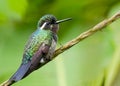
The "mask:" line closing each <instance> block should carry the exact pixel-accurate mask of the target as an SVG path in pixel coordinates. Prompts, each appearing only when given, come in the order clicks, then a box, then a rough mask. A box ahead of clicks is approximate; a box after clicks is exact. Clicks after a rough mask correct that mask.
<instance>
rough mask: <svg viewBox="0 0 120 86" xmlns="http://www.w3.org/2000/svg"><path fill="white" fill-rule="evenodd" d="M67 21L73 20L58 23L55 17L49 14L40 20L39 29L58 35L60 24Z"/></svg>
mask: <svg viewBox="0 0 120 86" xmlns="http://www.w3.org/2000/svg"><path fill="white" fill-rule="evenodd" d="M67 20H71V18H68V19H63V20H59V21H57V19H56V17H55V16H53V15H50V14H48V15H45V16H43V17H42V18H41V19H40V20H39V22H38V27H39V28H41V29H44V30H51V31H52V32H54V33H57V32H58V30H59V23H61V22H64V21H67Z"/></svg>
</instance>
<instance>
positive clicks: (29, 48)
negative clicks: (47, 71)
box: [10, 32, 53, 82]
mask: <svg viewBox="0 0 120 86" xmlns="http://www.w3.org/2000/svg"><path fill="white" fill-rule="evenodd" d="M52 35H53V34H52V33H51V32H44V33H43V32H40V33H39V34H35V33H33V35H32V36H31V37H30V39H29V41H28V42H27V45H26V47H25V52H24V55H23V59H22V64H21V66H20V67H19V69H18V70H17V72H16V73H15V74H14V75H13V76H12V77H11V78H10V80H11V81H15V82H16V81H19V80H21V79H22V78H24V77H26V76H27V75H28V74H30V73H31V72H32V71H34V70H36V69H38V68H39V67H40V66H41V65H44V63H40V60H41V58H44V57H45V56H47V54H48V52H49V48H50V47H51V43H52V40H53V37H52Z"/></svg>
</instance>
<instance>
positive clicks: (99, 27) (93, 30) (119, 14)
mask: <svg viewBox="0 0 120 86" xmlns="http://www.w3.org/2000/svg"><path fill="white" fill-rule="evenodd" d="M118 18H120V12H117V13H116V14H114V15H113V16H112V17H110V18H108V19H105V20H103V21H102V22H100V23H98V24H97V25H95V26H94V27H93V28H91V29H89V30H87V31H85V32H83V33H82V34H80V35H79V36H78V37H76V38H74V39H73V40H71V41H69V42H68V43H66V44H65V45H63V46H62V47H60V48H58V49H57V50H56V51H55V53H54V54H53V59H54V58H55V57H56V56H58V55H59V54H61V53H63V52H64V51H66V50H68V49H69V48H71V47H72V46H74V45H76V44H77V43H79V42H80V41H82V40H83V39H85V38H87V37H89V36H91V35H93V34H94V33H96V32H97V31H100V30H102V29H103V28H104V27H106V26H108V25H109V24H111V23H112V22H114V21H116V20H117V19H118ZM11 84H13V83H12V82H8V81H5V82H3V83H2V84H1V85H0V86H10V85H11Z"/></svg>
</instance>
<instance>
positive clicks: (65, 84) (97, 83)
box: [0, 0, 120, 86]
mask: <svg viewBox="0 0 120 86" xmlns="http://www.w3.org/2000/svg"><path fill="white" fill-rule="evenodd" d="M119 10H120V1H119V0H0V83H2V82H3V81H5V80H7V79H8V78H9V77H10V76H11V75H12V74H13V73H14V72H15V71H16V70H17V68H18V67H19V65H20V63H21V60H22V54H23V50H24V45H25V43H26V41H27V39H28V38H29V36H30V34H31V33H32V32H33V31H35V30H36V26H37V22H38V20H39V19H40V17H41V16H43V15H45V14H53V15H55V16H56V17H57V19H63V18H68V17H72V18H73V20H72V21H69V22H65V23H62V24H60V30H59V33H58V36H59V41H58V45H57V47H60V46H62V45H64V44H65V43H66V42H68V41H70V40H71V39H73V38H75V37H76V36H78V35H79V34H80V33H82V32H84V31H86V30H88V29H89V28H91V27H92V26H94V25H95V24H97V23H98V22H100V21H102V20H103V19H105V18H108V17H110V16H112V15H113V14H114V13H115V12H117V11H119ZM119 81H120V20H117V21H116V22H114V23H113V24H111V25H109V26H107V27H105V29H103V30H102V31H99V32H97V33H96V34H94V35H92V36H91V37H89V38H87V39H85V40H83V41H82V42H80V43H79V44H77V45H75V46H73V47H72V48H70V49H69V50H67V51H65V52H64V53H63V54H61V55H59V56H58V57H57V58H56V59H55V60H53V61H51V62H50V63H48V64H47V65H45V66H43V67H42V68H40V69H39V70H37V71H35V72H33V73H32V74H30V75H29V76H28V77H27V78H25V79H23V80H21V81H19V82H18V83H16V84H14V85H13V86H120V82H119Z"/></svg>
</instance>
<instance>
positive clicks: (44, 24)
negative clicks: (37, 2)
mask: <svg viewBox="0 0 120 86" xmlns="http://www.w3.org/2000/svg"><path fill="white" fill-rule="evenodd" d="M46 24H47V23H46V22H45V23H44V24H43V25H42V26H41V27H40V29H41V30H43V28H44V27H45V25H46Z"/></svg>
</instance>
